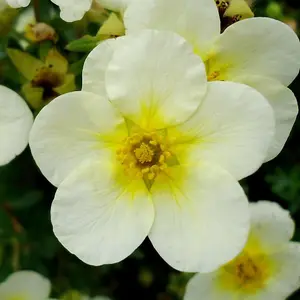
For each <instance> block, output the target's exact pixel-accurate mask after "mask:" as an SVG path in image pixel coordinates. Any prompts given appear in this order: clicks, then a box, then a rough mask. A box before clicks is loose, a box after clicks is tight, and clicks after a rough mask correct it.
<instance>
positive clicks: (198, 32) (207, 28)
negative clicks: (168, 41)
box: [124, 0, 220, 60]
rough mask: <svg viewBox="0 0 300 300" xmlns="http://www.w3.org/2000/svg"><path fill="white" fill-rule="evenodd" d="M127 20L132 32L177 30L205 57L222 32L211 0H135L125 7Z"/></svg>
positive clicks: (126, 23)
mask: <svg viewBox="0 0 300 300" xmlns="http://www.w3.org/2000/svg"><path fill="white" fill-rule="evenodd" d="M124 22H125V27H126V28H127V30H128V32H129V33H130V32H135V31H138V30H141V29H157V30H167V31H173V32H176V33H178V34H179V35H181V36H183V37H184V38H185V39H186V40H187V41H188V42H189V43H190V44H191V45H192V46H193V48H194V51H195V52H196V53H198V54H200V55H201V57H202V58H203V59H204V60H205V58H206V57H207V54H208V52H209V50H210V48H211V46H212V43H213V42H214V40H215V39H216V38H217V37H218V36H219V35H220V19H219V13H218V10H217V7H216V4H215V3H214V1H211V0H177V1H176V4H175V3H174V0H143V1H134V2H132V4H131V5H129V7H128V9H127V10H126V11H125V16H124Z"/></svg>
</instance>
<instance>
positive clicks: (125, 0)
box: [96, 0, 133, 12]
mask: <svg viewBox="0 0 300 300" xmlns="http://www.w3.org/2000/svg"><path fill="white" fill-rule="evenodd" d="M132 1H133V0H96V2H98V3H99V4H100V5H102V6H103V7H104V8H107V9H110V10H113V11H117V12H124V11H125V9H126V8H127V6H128V5H129V4H130V3H131V2H132Z"/></svg>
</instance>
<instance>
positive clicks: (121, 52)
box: [106, 30, 207, 129]
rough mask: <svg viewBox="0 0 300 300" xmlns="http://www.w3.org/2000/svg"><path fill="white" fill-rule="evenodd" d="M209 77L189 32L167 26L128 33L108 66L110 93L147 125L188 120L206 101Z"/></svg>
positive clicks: (121, 107)
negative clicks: (185, 35)
mask: <svg viewBox="0 0 300 300" xmlns="http://www.w3.org/2000/svg"><path fill="white" fill-rule="evenodd" d="M206 83H207V81H206V74H205V66H204V64H203V62H202V61H201V59H200V57H198V56H197V55H195V54H194V53H193V51H192V49H191V47H190V46H189V45H188V44H187V43H186V42H185V40H184V39H183V38H181V37H180V36H178V35H177V34H175V33H168V32H163V31H161V32H160V31H154V30H145V31H142V32H140V33H138V34H134V35H128V36H126V37H125V38H123V39H122V40H121V41H120V42H119V46H118V47H117V49H116V50H115V52H114V54H113V58H112V60H111V61H110V63H109V65H108V68H107V71H106V90H107V93H108V96H109V99H110V100H111V101H112V103H113V104H115V105H116V106H117V107H118V109H119V110H120V112H121V113H122V114H123V115H124V116H125V117H126V118H128V119H130V120H131V121H133V122H135V123H136V124H138V125H140V126H141V127H143V128H146V129H160V128H165V127H166V126H171V125H174V124H178V123H181V122H183V121H185V120H186V119H187V118H188V117H189V116H190V115H191V114H192V113H193V112H194V111H195V110H196V109H197V107H198V106H199V105H200V102H201V100H202V98H203V96H204V95H205V92H206V86H207V84H206Z"/></svg>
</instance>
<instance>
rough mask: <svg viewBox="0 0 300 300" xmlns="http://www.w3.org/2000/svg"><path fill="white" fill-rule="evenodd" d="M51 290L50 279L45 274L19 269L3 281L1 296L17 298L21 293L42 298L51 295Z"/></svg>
mask: <svg viewBox="0 0 300 300" xmlns="http://www.w3.org/2000/svg"><path fill="white" fill-rule="evenodd" d="M50 290H51V285H50V281H49V280H48V279H47V278H45V277H44V276H42V275H40V274H38V273H36V272H33V271H19V272H15V273H13V274H12V275H10V276H9V277H8V278H7V279H6V280H5V281H4V282H3V283H1V285H0V298H1V299H15V298H14V297H16V296H20V295H21V296H25V298H26V299H30V300H41V299H46V298H48V297H49V294H50ZM27 297H28V298H27Z"/></svg>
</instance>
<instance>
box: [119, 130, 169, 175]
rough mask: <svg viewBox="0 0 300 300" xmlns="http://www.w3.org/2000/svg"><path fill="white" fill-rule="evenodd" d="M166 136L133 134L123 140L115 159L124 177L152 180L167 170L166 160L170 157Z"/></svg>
mask: <svg viewBox="0 0 300 300" xmlns="http://www.w3.org/2000/svg"><path fill="white" fill-rule="evenodd" d="M169 147H170V143H169V141H168V139H167V137H166V136H163V135H160V134H158V133H156V132H154V133H145V132H143V133H135V134H133V135H131V136H129V137H127V138H126V139H125V140H124V144H123V146H122V147H120V148H119V149H118V150H117V159H118V160H119V161H120V162H121V164H122V165H123V167H124V171H125V173H126V175H128V176H131V177H133V178H143V179H145V180H153V179H154V178H155V177H156V176H157V174H158V173H159V172H161V171H166V170H167V169H168V164H167V160H168V159H169V158H170V157H171V156H172V154H171V152H170V151H169Z"/></svg>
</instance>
